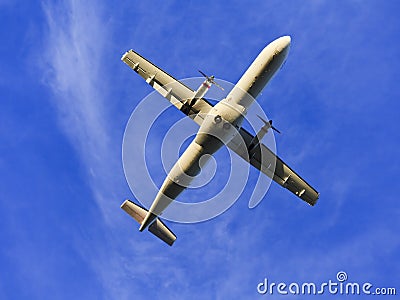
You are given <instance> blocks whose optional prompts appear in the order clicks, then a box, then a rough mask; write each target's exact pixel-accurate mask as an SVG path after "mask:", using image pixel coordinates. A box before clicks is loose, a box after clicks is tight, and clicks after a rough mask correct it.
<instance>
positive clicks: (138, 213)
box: [121, 200, 176, 246]
mask: <svg viewBox="0 0 400 300" xmlns="http://www.w3.org/2000/svg"><path fill="white" fill-rule="evenodd" d="M121 208H122V209H123V210H124V211H125V212H126V213H127V214H129V215H130V216H131V217H132V218H134V219H135V220H136V221H137V222H138V223H139V224H142V223H143V220H144V219H145V217H146V215H147V213H148V210H147V209H145V208H143V207H141V206H140V205H137V204H135V203H133V202H132V201H130V200H125V201H124V203H122V205H121ZM148 228H149V231H150V232H151V233H152V234H154V235H155V236H157V237H158V238H159V239H161V240H163V241H164V242H166V243H167V244H168V245H170V246H172V244H173V243H174V242H175V240H176V236H175V234H174V233H173V232H172V231H171V230H170V229H169V228H168V227H167V226H166V225H165V224H164V223H163V222H162V221H161V220H160V219H158V218H157V219H156V220H155V221H154V222H153V223H152V224H151V225H150V226H149V227H148Z"/></svg>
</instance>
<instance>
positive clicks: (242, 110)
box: [140, 36, 290, 231]
mask: <svg viewBox="0 0 400 300" xmlns="http://www.w3.org/2000/svg"><path fill="white" fill-rule="evenodd" d="M289 46H290V37H288V36H284V37H281V38H279V39H277V40H275V41H273V42H272V43H270V44H269V45H267V46H266V47H265V48H264V49H263V50H262V51H261V53H260V54H259V55H258V56H257V58H256V59H255V60H254V62H253V63H252V64H251V65H250V67H249V68H248V69H247V71H246V72H245V73H244V74H243V76H242V77H241V78H240V80H239V81H238V83H237V84H236V85H235V87H234V88H233V89H232V90H231V91H230V92H229V94H228V95H227V97H226V98H225V99H223V100H222V101H220V102H219V103H218V104H216V105H215V106H214V107H213V108H212V109H211V110H210V111H209V112H208V114H207V115H206V116H205V118H204V121H203V123H202V124H201V126H200V129H199V131H198V133H197V134H196V137H195V138H194V140H193V141H192V143H191V144H190V145H189V146H188V148H187V149H186V150H185V151H184V153H183V154H182V156H181V157H180V158H179V159H178V161H177V162H176V163H175V165H174V166H173V167H172V169H171V171H170V172H169V173H168V175H167V177H166V178H165V180H164V183H163V184H162V186H161V188H160V190H159V192H158V193H157V195H156V198H155V199H154V202H153V204H152V205H151V207H150V209H149V212H148V213H147V215H146V217H145V218H144V220H143V222H142V224H141V226H140V230H141V231H142V230H144V229H145V228H146V227H147V226H149V225H150V224H151V223H152V222H153V221H154V220H155V219H156V218H157V216H159V215H160V214H162V212H163V211H164V210H165V209H166V208H167V206H168V205H169V204H170V203H171V202H172V201H173V200H174V199H175V198H176V197H178V196H179V194H180V193H181V192H182V191H184V190H185V189H186V188H187V187H188V186H189V185H190V183H191V182H192V181H193V179H194V178H195V177H196V176H197V175H198V174H199V173H200V171H201V166H202V165H204V164H205V163H206V162H207V161H208V160H209V158H210V155H212V154H214V153H215V152H216V151H218V150H219V149H220V148H221V147H222V146H223V145H226V144H227V143H229V141H231V140H232V139H233V138H234V137H235V135H236V134H238V130H239V129H240V127H241V126H242V122H243V119H244V117H245V115H246V113H247V110H248V108H249V107H250V106H251V104H252V103H253V102H254V99H255V98H256V97H257V95H258V94H259V93H260V92H261V90H262V89H263V88H264V87H265V85H266V84H267V83H268V82H269V80H270V79H271V78H272V77H273V75H274V74H275V73H276V71H278V70H279V68H280V67H281V65H282V64H283V62H284V61H285V59H286V56H287V54H288V51H289ZM204 88H207V89H208V87H204Z"/></svg>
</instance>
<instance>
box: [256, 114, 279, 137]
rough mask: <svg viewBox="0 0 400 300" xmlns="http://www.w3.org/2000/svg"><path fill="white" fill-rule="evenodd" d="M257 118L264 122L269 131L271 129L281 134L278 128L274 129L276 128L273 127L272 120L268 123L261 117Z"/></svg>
mask: <svg viewBox="0 0 400 300" xmlns="http://www.w3.org/2000/svg"><path fill="white" fill-rule="evenodd" d="M257 117H259V118H260V120H261V121H263V122H264V124H265V126H267V128H268V129H269V128H271V129H272V130H275V131H276V132H277V133H279V134H280V133H281V132H280V131H279V130H278V129H277V128H276V127H274V126H273V125H272V120H269V121H268V122H267V121H265V120H264V119H263V118H261V117H260V116H259V115H257Z"/></svg>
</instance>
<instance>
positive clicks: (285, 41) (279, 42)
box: [275, 35, 292, 52]
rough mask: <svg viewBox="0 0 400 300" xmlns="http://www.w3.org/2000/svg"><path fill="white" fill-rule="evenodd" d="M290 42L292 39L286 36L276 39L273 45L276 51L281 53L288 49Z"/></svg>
mask: <svg viewBox="0 0 400 300" xmlns="http://www.w3.org/2000/svg"><path fill="white" fill-rule="evenodd" d="M291 40H292V39H291V38H290V36H288V35H285V36H282V37H280V38H278V39H276V40H275V43H276V46H277V49H278V51H279V52H282V51H283V50H285V49H287V48H289V46H290V42H291Z"/></svg>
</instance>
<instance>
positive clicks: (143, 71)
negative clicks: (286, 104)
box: [121, 50, 319, 205]
mask: <svg viewBox="0 0 400 300" xmlns="http://www.w3.org/2000/svg"><path fill="white" fill-rule="evenodd" d="M121 60H122V61H123V62H124V63H126V64H127V65H128V66H129V67H131V68H132V69H133V70H134V71H135V72H136V73H138V74H139V75H140V76H141V77H142V78H143V79H144V80H146V82H147V83H148V84H149V85H151V86H152V87H153V88H154V89H155V90H156V91H157V92H158V93H160V94H161V95H162V96H163V97H165V98H166V99H168V100H169V101H170V102H171V103H172V104H173V105H174V106H175V107H176V108H178V109H179V110H180V111H182V112H183V113H184V114H185V115H187V116H189V117H190V118H191V119H193V120H194V121H195V122H196V123H197V124H198V125H201V123H202V122H203V119H204V117H205V116H206V115H207V113H208V112H209V111H210V109H211V108H212V107H213V105H212V104H211V103H210V102H208V101H207V100H206V99H204V98H201V99H198V100H197V102H196V103H195V104H194V105H193V107H188V106H187V105H186V104H185V103H186V101H187V100H188V99H192V97H193V96H194V93H195V92H194V91H193V90H192V89H191V88H189V87H188V86H186V85H185V84H183V83H182V82H180V81H179V80H177V79H175V78H174V77H172V76H171V75H169V74H168V73H167V72H165V71H163V70H162V69H160V68H159V67H157V66H156V65H154V64H153V63H152V62H150V61H148V60H147V59H145V58H144V57H142V56H141V55H140V54H138V53H136V52H135V51H133V50H129V51H128V52H126V53H125V54H124V55H123V56H122V58H121ZM239 133H240V136H236V137H235V138H234V139H233V140H232V141H231V142H230V143H229V144H228V145H227V146H228V147H229V148H230V149H231V150H233V151H234V152H236V153H237V154H238V155H239V156H240V157H242V158H243V159H245V160H246V161H248V162H249V163H250V164H251V165H252V166H254V167H255V168H257V169H258V170H260V171H261V172H262V173H264V174H266V175H267V176H269V177H270V178H272V179H273V180H274V181H275V182H277V183H278V184H280V185H281V186H283V187H284V188H286V189H288V190H289V191H291V192H292V193H294V194H295V195H296V196H298V197H299V198H301V199H302V200H304V201H306V202H307V203H308V204H310V205H315V203H316V202H317V200H318V197H319V193H318V192H317V191H316V190H315V189H314V188H313V187H312V186H311V185H309V184H308V183H307V182H306V181H305V180H304V179H302V178H301V177H300V176H299V175H298V174H297V173H296V172H294V171H293V170H292V169H291V168H290V167H289V166H288V165H287V164H285V163H284V162H283V161H282V160H281V159H280V158H279V157H277V156H276V155H275V154H274V153H273V152H272V151H271V150H270V149H269V148H268V147H267V146H265V145H264V144H262V143H260V144H259V145H258V146H257V148H256V149H254V150H253V151H252V153H251V154H250V153H248V151H246V152H244V150H243V149H249V147H250V143H251V140H252V139H253V137H254V136H253V135H252V134H250V133H249V132H248V131H247V130H245V129H243V128H241V129H240V132H239ZM243 141H244V142H245V143H246V147H243V145H241V143H243ZM274 164H275V168H274Z"/></svg>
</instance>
